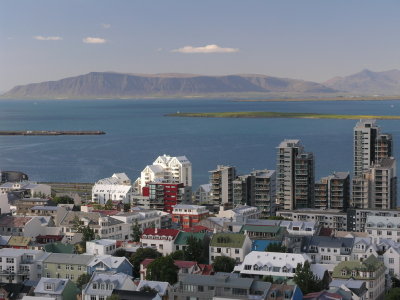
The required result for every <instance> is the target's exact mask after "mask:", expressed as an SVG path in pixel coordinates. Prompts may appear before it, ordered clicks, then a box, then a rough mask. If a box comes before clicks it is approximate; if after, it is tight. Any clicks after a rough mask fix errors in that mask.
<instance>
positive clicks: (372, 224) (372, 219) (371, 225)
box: [365, 216, 400, 243]
mask: <svg viewBox="0 0 400 300" xmlns="http://www.w3.org/2000/svg"><path fill="white" fill-rule="evenodd" d="M365 231H366V232H367V233H368V234H369V235H370V236H371V237H372V238H373V240H374V242H375V243H379V241H380V239H389V240H393V241H395V242H400V218H399V217H386V216H367V224H366V230H365Z"/></svg>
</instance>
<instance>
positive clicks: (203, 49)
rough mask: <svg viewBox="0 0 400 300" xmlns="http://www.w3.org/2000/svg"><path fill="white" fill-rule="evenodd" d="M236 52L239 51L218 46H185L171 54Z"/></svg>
mask: <svg viewBox="0 0 400 300" xmlns="http://www.w3.org/2000/svg"><path fill="white" fill-rule="evenodd" d="M238 51H239V49H237V48H223V47H220V46H218V45H206V46H203V47H193V46H185V47H182V48H179V49H175V50H172V52H179V53H233V52H238Z"/></svg>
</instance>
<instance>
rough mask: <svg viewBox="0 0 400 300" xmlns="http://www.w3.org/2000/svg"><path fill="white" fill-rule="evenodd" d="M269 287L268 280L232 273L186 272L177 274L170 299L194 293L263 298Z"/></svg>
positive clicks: (205, 296) (210, 296) (200, 296)
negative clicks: (210, 274)
mask: <svg viewBox="0 0 400 300" xmlns="http://www.w3.org/2000/svg"><path fill="white" fill-rule="evenodd" d="M270 288H271V283H270V282H264V281H258V280H255V279H253V278H240V277H238V276H237V274H232V273H231V274H228V273H217V274H216V275H213V276H209V275H195V274H188V275H182V276H179V281H178V282H177V283H176V284H175V285H173V286H172V289H171V293H170V299H175V300H186V299H190V297H193V295H195V296H196V297H197V298H198V299H252V300H264V299H267V295H268V292H269V290H270ZM288 299H291V298H288ZM295 300H300V298H296V299H295Z"/></svg>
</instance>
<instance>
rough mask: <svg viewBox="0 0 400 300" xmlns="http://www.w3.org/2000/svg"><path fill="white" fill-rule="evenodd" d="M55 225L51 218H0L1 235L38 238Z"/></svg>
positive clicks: (3, 216)
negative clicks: (48, 227)
mask: <svg viewBox="0 0 400 300" xmlns="http://www.w3.org/2000/svg"><path fill="white" fill-rule="evenodd" d="M52 225H54V223H53V221H52V220H51V217H24V216H7V215H2V216H0V234H1V235H16V236H25V237H32V238H34V237H36V236H38V235H40V234H43V233H46V229H47V226H52Z"/></svg>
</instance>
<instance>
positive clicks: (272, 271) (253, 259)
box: [233, 251, 311, 278]
mask: <svg viewBox="0 0 400 300" xmlns="http://www.w3.org/2000/svg"><path fill="white" fill-rule="evenodd" d="M306 261H311V260H310V258H309V257H308V255H306V254H296V253H280V252H262V251H252V252H250V253H249V254H247V255H246V257H245V259H244V261H243V263H242V264H240V265H238V266H236V267H235V269H234V270H233V272H235V273H240V275H241V276H245V277H254V278H262V277H264V276H268V275H269V276H280V277H286V278H293V276H294V274H295V271H296V267H297V264H304V263H305V262H306Z"/></svg>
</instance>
